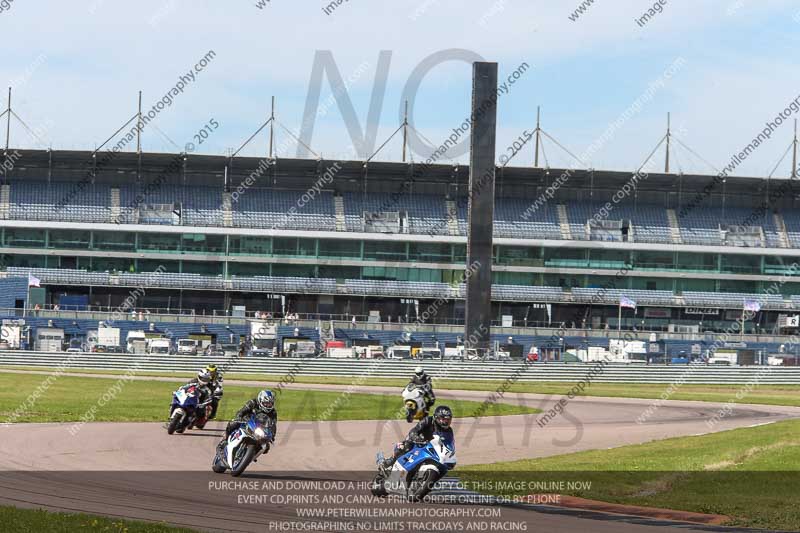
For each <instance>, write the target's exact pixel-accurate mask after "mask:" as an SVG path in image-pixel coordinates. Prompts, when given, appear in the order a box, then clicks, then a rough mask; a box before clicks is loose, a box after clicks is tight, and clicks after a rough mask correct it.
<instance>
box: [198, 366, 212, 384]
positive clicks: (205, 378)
mask: <svg viewBox="0 0 800 533" xmlns="http://www.w3.org/2000/svg"><path fill="white" fill-rule="evenodd" d="M197 381H198V382H200V383H203V384H204V385H207V384H209V383H211V373H210V372H209V371H208V370H206V369H205V368H204V369H203V370H201V371H200V372H198V373H197Z"/></svg>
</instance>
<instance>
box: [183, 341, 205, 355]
mask: <svg viewBox="0 0 800 533" xmlns="http://www.w3.org/2000/svg"><path fill="white" fill-rule="evenodd" d="M199 344H200V343H199V342H198V341H197V340H196V339H179V340H178V355H197V347H198V345H199Z"/></svg>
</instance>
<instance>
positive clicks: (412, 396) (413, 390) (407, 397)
mask: <svg viewBox="0 0 800 533" xmlns="http://www.w3.org/2000/svg"><path fill="white" fill-rule="evenodd" d="M403 403H404V404H405V406H406V422H413V421H414V420H421V419H422V418H424V417H426V416H427V415H428V406H427V404H426V403H425V391H423V390H422V389H421V388H420V387H418V386H416V385H414V384H413V383H409V384H408V385H407V386H406V388H404V389H403Z"/></svg>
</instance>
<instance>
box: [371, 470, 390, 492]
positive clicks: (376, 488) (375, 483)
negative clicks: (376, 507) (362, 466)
mask: <svg viewBox="0 0 800 533" xmlns="http://www.w3.org/2000/svg"><path fill="white" fill-rule="evenodd" d="M384 481H385V480H384V478H383V476H382V475H381V474H378V475H377V476H375V478H374V479H373V480H372V485H371V486H370V490H371V491H372V495H373V496H377V497H379V498H383V497H384V496H387V495H388V494H389V493H388V492H386V487H385V486H384Z"/></svg>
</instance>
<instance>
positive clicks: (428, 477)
mask: <svg viewBox="0 0 800 533" xmlns="http://www.w3.org/2000/svg"><path fill="white" fill-rule="evenodd" d="M434 476H435V473H434V472H433V471H432V470H426V471H424V472H420V471H419V470H418V471H417V472H416V473H415V474H414V479H412V480H411V483H409V485H408V499H409V500H411V501H412V502H421V501H422V500H423V499H424V498H425V496H427V495H428V493H429V492H430V491H431V489H433V484H434V483H435V482H436V479H435V477H434Z"/></svg>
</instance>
